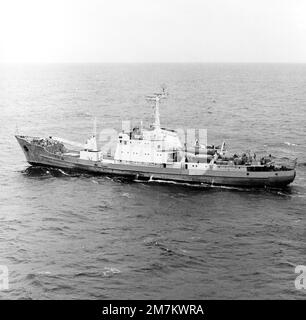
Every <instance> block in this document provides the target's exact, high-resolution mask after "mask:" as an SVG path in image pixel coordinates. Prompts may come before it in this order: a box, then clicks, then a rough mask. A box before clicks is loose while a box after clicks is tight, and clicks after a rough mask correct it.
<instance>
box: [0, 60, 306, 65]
mask: <svg viewBox="0 0 306 320" xmlns="http://www.w3.org/2000/svg"><path fill="white" fill-rule="evenodd" d="M34 64H37V65H39V64H306V61H305V62H293V61H241V62H240V61H214V62H212V61H142V62H135V61H134V62H132V61H38V62H33V61H32V62H30V61H24V62H18V61H16V62H13V61H7V62H4V61H0V65H34Z"/></svg>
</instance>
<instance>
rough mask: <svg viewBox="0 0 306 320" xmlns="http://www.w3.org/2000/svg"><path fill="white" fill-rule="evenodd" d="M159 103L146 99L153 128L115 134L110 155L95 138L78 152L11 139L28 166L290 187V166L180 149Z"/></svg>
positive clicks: (215, 150) (52, 141) (199, 148)
mask: <svg viewBox="0 0 306 320" xmlns="http://www.w3.org/2000/svg"><path fill="white" fill-rule="evenodd" d="M165 97H166V93H165V91H163V92H162V93H160V94H154V95H152V96H149V97H147V98H148V99H149V100H151V101H154V103H155V108H154V118H155V119H154V123H153V124H152V125H151V126H150V127H149V128H143V127H142V125H141V126H139V127H134V128H132V129H126V130H123V131H122V132H120V133H119V134H118V140H117V145H116V149H115V153H114V155H110V154H107V153H104V152H103V151H102V150H98V148H97V138H96V134H94V135H93V136H92V137H91V138H90V139H89V140H88V141H87V143H86V144H85V146H84V148H83V149H82V150H81V151H77V150H70V149H68V148H67V146H66V145H65V144H64V143H63V140H62V139H59V138H52V137H49V138H39V137H29V136H22V135H16V139H17V141H18V142H19V144H20V146H21V148H22V150H23V152H24V154H25V157H26V159H27V161H28V162H29V163H30V164H31V165H33V166H35V165H39V166H48V167H58V168H63V169H69V170H75V171H86V172H90V173H94V174H106V175H118V176H125V177H129V178H131V179H134V180H135V179H137V180H149V181H175V182H184V183H190V184H204V185H223V186H239V187H265V186H268V187H284V186H287V185H288V184H290V183H291V182H293V180H294V178H295V175H296V171H295V166H296V160H295V161H289V160H287V161H280V160H278V159H276V158H274V157H272V156H271V155H270V156H268V157H261V158H260V159H257V158H256V156H255V155H253V156H251V154H250V153H243V154H242V155H237V154H234V155H231V154H229V153H228V151H227V150H225V144H224V143H223V144H222V146H218V147H215V146H208V145H202V144H200V143H199V141H198V140H196V141H195V143H194V145H193V146H187V145H186V143H184V144H182V143H181V140H180V138H179V135H178V134H177V132H175V131H174V130H169V129H166V128H162V127H161V125H160V117H159V104H160V100H161V99H163V98H165Z"/></svg>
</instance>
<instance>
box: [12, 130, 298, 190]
mask: <svg viewBox="0 0 306 320" xmlns="http://www.w3.org/2000/svg"><path fill="white" fill-rule="evenodd" d="M16 139H17V141H18V142H19V144H20V146H21V148H22V150H23V152H24V154H25V157H26V159H27V161H28V162H29V163H30V164H31V165H41V166H50V167H57V168H63V169H69V170H74V171H86V172H90V173H94V174H106V175H118V176H127V177H130V178H132V179H139V180H141V179H143V180H149V179H150V180H162V181H176V182H185V183H192V184H209V185H224V186H239V187H264V186H269V187H284V186H286V185H288V184H290V183H291V182H292V181H293V180H294V178H295V174H296V173H295V170H294V169H292V170H284V171H277V172H274V171H267V172H237V171H235V170H233V171H231V170H226V171H225V170H221V169H220V170H207V172H205V174H201V175H193V174H191V173H190V170H189V169H186V168H180V169H177V168H171V166H166V167H164V166H161V165H145V166H144V165H139V164H132V163H109V164H103V163H101V162H93V161H88V160H81V159H79V158H76V157H73V156H68V155H60V154H59V155H57V154H53V153H49V152H48V151H47V150H45V148H43V147H41V146H38V145H35V144H31V143H30V142H29V141H28V140H27V139H26V138H25V137H23V136H16Z"/></svg>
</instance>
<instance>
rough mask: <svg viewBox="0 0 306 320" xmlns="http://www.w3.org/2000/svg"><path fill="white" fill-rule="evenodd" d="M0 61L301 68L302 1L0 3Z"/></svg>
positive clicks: (305, 27) (305, 29) (305, 25)
mask: <svg viewBox="0 0 306 320" xmlns="http://www.w3.org/2000/svg"><path fill="white" fill-rule="evenodd" d="M0 62H2V63H3V62H18V63H19V62H20V63H23V62H39V63H42V62H306V1H305V0H252V1H251V0H0Z"/></svg>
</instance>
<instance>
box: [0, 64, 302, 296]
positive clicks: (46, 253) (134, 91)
mask: <svg viewBox="0 0 306 320" xmlns="http://www.w3.org/2000/svg"><path fill="white" fill-rule="evenodd" d="M162 83H165V84H166V85H167V87H168V90H169V93H170V95H169V97H168V99H167V101H163V103H162V106H161V122H162V125H164V126H166V127H169V128H185V129H187V128H207V129H208V140H209V142H211V143H215V144H220V143H221V142H222V141H223V140H225V141H226V143H227V146H228V148H230V149H232V150H241V151H244V150H253V151H256V152H259V151H263V150H266V151H267V152H269V153H272V154H274V155H277V156H280V157H283V156H285V157H289V158H292V159H294V158H298V167H297V177H296V179H295V181H294V183H293V184H292V185H291V186H290V187H288V188H286V189H284V190H269V189H267V190H265V189H263V190H253V189H248V190H245V189H239V188H222V187H214V188H208V187H190V186H186V185H176V184H171V183H169V184H158V183H137V182H126V181H123V180H121V179H114V178H110V177H107V176H100V177H98V176H91V175H85V174H82V175H81V174H73V175H70V174H68V173H67V172H65V171H63V170H56V169H50V168H47V169H44V168H29V165H28V164H27V163H26V161H25V158H24V155H23V152H22V150H21V149H20V147H19V145H18V144H17V142H16V140H15V138H14V133H15V130H16V125H18V130H19V133H21V134H25V135H37V136H49V135H53V136H58V137H62V138H65V139H68V140H72V141H76V142H84V141H85V139H86V138H87V137H88V136H89V135H90V134H91V133H92V119H93V117H95V116H96V117H97V122H98V130H99V131H100V130H105V129H107V128H114V129H116V130H118V129H120V126H121V123H120V121H121V120H122V119H124V120H133V121H135V122H136V123H137V122H139V121H140V120H143V121H144V122H149V121H151V120H152V107H151V106H150V104H148V103H147V102H146V101H145V100H144V97H145V95H147V94H151V93H153V92H156V90H158V89H159V88H160V85H161V84H162ZM305 120H306V65H298V64H296V65H294V64H292V65H290V64H288V65H286V64H283V65H280V64H118V65H116V64H113V65H112V64H66V65H65V64H63V65H60V64H58V65H52V64H51V65H27V66H23V65H6V66H5V65H2V66H0V155H1V156H0V265H5V266H7V267H8V270H9V290H6V291H0V298H1V299H70V298H72V299H81V298H86V299H136V298H138V299H142V298H147V299H179V298H185V299H217V298H222V299H231V298H234V299H238V298H246V299H259V298H262V299H278V298H280V299H285V298H286V299H287V298H288V299H295V298H298V299H300V298H301V299H303V298H305V297H306V291H305V290H300V291H299V290H296V289H295V286H294V280H295V278H296V276H297V274H295V272H294V271H295V266H296V265H303V264H304V265H305V264H306V258H305V257H306V246H305V240H306V231H305V214H306V210H305V207H306V206H305V205H306V175H305V174H306V146H305V137H306V126H305Z"/></svg>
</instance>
